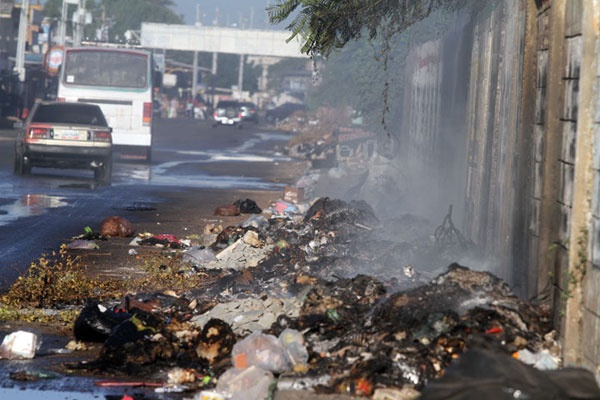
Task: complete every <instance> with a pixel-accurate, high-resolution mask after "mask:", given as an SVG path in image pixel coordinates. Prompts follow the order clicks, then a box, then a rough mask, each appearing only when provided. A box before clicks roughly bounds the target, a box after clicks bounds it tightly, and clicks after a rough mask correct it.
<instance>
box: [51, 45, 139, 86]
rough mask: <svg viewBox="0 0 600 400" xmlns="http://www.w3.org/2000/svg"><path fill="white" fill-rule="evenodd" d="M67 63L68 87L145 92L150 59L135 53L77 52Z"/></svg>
mask: <svg viewBox="0 0 600 400" xmlns="http://www.w3.org/2000/svg"><path fill="white" fill-rule="evenodd" d="M68 55H69V56H68V57H67V58H66V60H65V65H64V74H63V79H64V82H65V83H67V84H75V85H83V86H108V87H120V88H140V89H141V88H146V87H147V86H148V81H149V79H148V57H147V56H146V55H144V54H137V53H134V52H111V51H93V50H87V49H86V50H78V51H70V52H69V53H68Z"/></svg>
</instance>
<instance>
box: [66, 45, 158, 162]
mask: <svg viewBox="0 0 600 400" xmlns="http://www.w3.org/2000/svg"><path fill="white" fill-rule="evenodd" d="M152 73H153V66H152V54H151V53H150V52H147V51H143V50H138V49H123V48H104V47H73V48H65V51H64V56H63V61H62V65H61V71H60V76H59V80H58V91H57V98H58V100H59V101H79V102H86V103H94V104H98V105H99V106H100V107H101V108H102V111H103V112H104V115H105V116H106V119H107V120H108V123H109V125H110V126H111V127H112V128H113V145H114V147H115V148H116V150H119V149H122V150H125V151H127V152H128V154H132V153H133V154H134V155H137V156H139V155H141V157H142V158H144V159H146V160H150V156H151V153H152V100H153V87H152ZM132 150H133V151H132ZM125 151H124V152H125Z"/></svg>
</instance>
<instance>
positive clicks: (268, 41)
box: [141, 22, 306, 57]
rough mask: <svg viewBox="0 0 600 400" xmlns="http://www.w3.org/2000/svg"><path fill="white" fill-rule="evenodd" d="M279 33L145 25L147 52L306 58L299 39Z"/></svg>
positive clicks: (210, 27) (155, 24)
mask: <svg viewBox="0 0 600 400" xmlns="http://www.w3.org/2000/svg"><path fill="white" fill-rule="evenodd" d="M290 36H291V33H290V32H288V31H279V30H258V29H235V28H221V27H215V26H192V25H173V24H157V23H149V22H144V23H142V30H141V44H142V47H144V48H153V49H165V50H184V51H204V52H210V53H227V54H243V55H252V56H268V57H306V54H302V52H301V51H300V49H301V44H300V41H299V40H298V39H297V38H294V39H292V40H290V41H289V42H288V39H289V37H290Z"/></svg>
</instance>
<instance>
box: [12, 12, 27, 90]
mask: <svg viewBox="0 0 600 400" xmlns="http://www.w3.org/2000/svg"><path fill="white" fill-rule="evenodd" d="M28 26H29V0H23V2H22V3H21V14H20V18H19V36H18V38H17V54H16V57H15V69H14V71H15V72H16V73H17V74H18V75H19V81H20V82H25V45H26V41H27V27H28Z"/></svg>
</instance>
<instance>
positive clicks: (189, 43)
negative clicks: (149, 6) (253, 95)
mask: <svg viewBox="0 0 600 400" xmlns="http://www.w3.org/2000/svg"><path fill="white" fill-rule="evenodd" d="M290 36H291V33H290V32H288V31H281V30H258V29H236V28H222V27H216V26H196V25H175V24H158V23H150V22H144V23H142V29H141V32H140V41H141V46H142V47H143V48H148V49H160V50H182V51H193V52H194V70H195V71H197V52H209V53H213V63H212V68H211V72H212V74H213V75H214V74H216V73H217V54H218V53H225V54H239V55H240V68H239V76H238V85H237V91H238V95H239V96H240V97H241V96H242V82H243V70H244V69H243V66H244V57H245V56H248V57H252V58H251V61H252V62H255V63H256V64H259V65H261V66H262V78H261V79H260V80H259V88H260V89H261V90H262V91H264V90H265V89H266V82H267V74H268V67H269V65H272V64H274V63H276V62H278V61H279V60H280V59H281V58H288V57H291V58H307V55H306V54H302V52H301V47H302V46H301V43H300V40H298V38H294V39H291V40H288V39H289V38H290ZM193 75H194V81H193V82H192V91H193V92H194V93H195V92H196V73H194V74H193Z"/></svg>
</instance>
